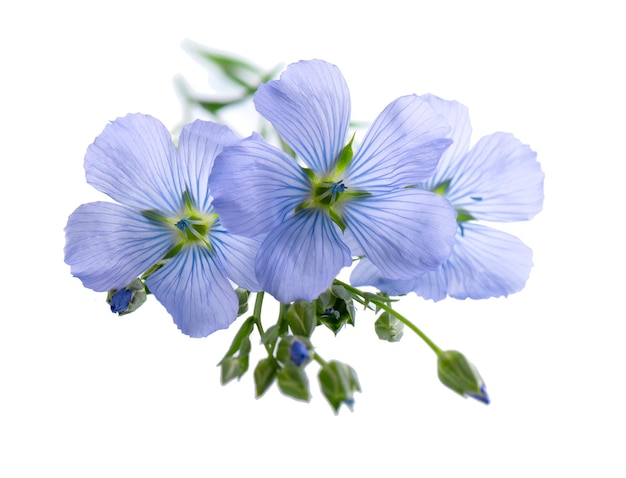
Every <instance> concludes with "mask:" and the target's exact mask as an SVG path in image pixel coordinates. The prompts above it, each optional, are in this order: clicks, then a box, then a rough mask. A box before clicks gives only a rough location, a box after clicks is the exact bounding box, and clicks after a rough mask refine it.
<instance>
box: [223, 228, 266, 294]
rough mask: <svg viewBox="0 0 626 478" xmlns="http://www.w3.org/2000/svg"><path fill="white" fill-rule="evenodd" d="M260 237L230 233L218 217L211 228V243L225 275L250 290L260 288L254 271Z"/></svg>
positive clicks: (253, 290)
mask: <svg viewBox="0 0 626 478" xmlns="http://www.w3.org/2000/svg"><path fill="white" fill-rule="evenodd" d="M261 241H262V238H258V237H245V236H238V235H235V234H230V233H228V232H227V231H226V229H224V228H223V227H222V226H221V225H220V223H219V219H218V222H217V223H216V225H214V226H213V227H212V228H211V245H212V246H213V248H214V249H215V254H216V255H217V257H218V259H219V262H220V263H221V264H222V268H223V270H224V273H225V274H226V276H227V277H228V278H229V279H230V280H232V281H233V282H234V283H235V284H237V285H238V286H240V287H243V288H244V289H247V290H249V291H252V292H258V291H260V290H261V286H260V285H259V281H257V279H256V273H255V271H254V260H255V259H256V255H257V252H258V251H259V246H260V245H261Z"/></svg>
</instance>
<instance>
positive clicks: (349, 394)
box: [317, 360, 361, 413]
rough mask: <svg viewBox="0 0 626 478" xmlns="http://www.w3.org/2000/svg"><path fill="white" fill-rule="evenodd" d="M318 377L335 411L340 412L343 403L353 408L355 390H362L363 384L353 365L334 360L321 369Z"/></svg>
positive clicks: (321, 387)
mask: <svg viewBox="0 0 626 478" xmlns="http://www.w3.org/2000/svg"><path fill="white" fill-rule="evenodd" d="M317 378H318V380H319V384H320V389H321V390H322V393H323V394H324V396H325V397H326V399H327V400H328V403H330V406H331V407H332V408H333V410H334V412H335V413H338V412H339V407H340V406H341V405H342V404H344V405H345V406H347V407H348V408H349V409H350V410H352V409H353V407H354V392H360V391H361V385H360V384H359V379H358V377H357V375H356V372H355V371H354V369H353V368H352V367H350V366H349V365H348V364H345V363H342V362H338V361H336V360H333V361H330V362H328V363H326V364H325V365H324V366H323V367H322V368H321V369H320V371H319V373H318V376H317Z"/></svg>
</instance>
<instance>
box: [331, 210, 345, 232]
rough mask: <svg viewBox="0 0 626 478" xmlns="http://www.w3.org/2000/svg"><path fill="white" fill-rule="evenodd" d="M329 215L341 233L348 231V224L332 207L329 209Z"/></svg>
mask: <svg viewBox="0 0 626 478" xmlns="http://www.w3.org/2000/svg"><path fill="white" fill-rule="evenodd" d="M328 214H329V215H330V218H331V219H332V221H333V222H334V223H335V224H337V225H338V226H339V229H341V232H344V231H345V230H346V223H345V222H343V219H341V216H339V214H337V213H336V212H335V210H334V209H333V208H332V207H329V208H328Z"/></svg>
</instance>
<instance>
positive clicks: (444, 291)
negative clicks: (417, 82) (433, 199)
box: [351, 95, 544, 301]
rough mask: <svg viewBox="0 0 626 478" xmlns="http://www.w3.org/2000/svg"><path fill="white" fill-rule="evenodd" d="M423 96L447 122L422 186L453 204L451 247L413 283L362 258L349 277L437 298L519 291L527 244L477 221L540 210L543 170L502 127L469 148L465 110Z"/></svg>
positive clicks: (526, 268) (528, 263)
mask: <svg viewBox="0 0 626 478" xmlns="http://www.w3.org/2000/svg"><path fill="white" fill-rule="evenodd" d="M422 98H423V99H425V100H426V101H428V103H429V104H430V106H431V107H432V108H433V109H434V110H435V111H437V112H439V113H441V114H443V115H444V116H446V117H447V118H448V120H449V122H450V124H451V126H452V131H451V133H450V137H451V138H452V139H453V140H454V144H453V145H452V146H451V147H450V148H449V149H448V150H447V151H446V152H445V153H444V155H443V156H442V158H441V161H440V162H439V166H438V167H437V171H436V172H435V174H434V175H433V176H432V177H431V178H429V179H428V180H427V181H425V182H424V183H422V184H421V185H420V187H422V188H424V189H427V190H431V191H435V192H437V193H439V194H441V195H443V196H444V197H446V198H447V199H448V200H449V201H450V202H451V203H452V204H453V205H454V207H455V208H456V210H457V212H458V219H457V222H458V229H457V234H456V239H455V245H454V249H453V250H452V254H451V255H450V258H449V259H448V260H447V261H445V262H444V263H443V264H442V266H441V267H440V268H439V269H437V270H433V271H430V272H428V273H426V274H424V275H422V276H420V277H418V278H416V279H414V280H412V281H397V280H390V279H389V278H385V277H384V275H383V274H381V273H380V271H379V270H377V268H376V267H374V265H373V264H372V263H371V262H369V261H367V260H363V261H362V262H361V263H360V264H359V265H357V267H356V268H355V270H354V271H353V274H352V277H351V281H352V283H353V284H355V285H365V284H367V285H373V286H376V287H378V288H379V289H380V290H382V291H384V292H387V293H389V294H392V295H398V294H405V293H408V292H410V291H414V292H416V293H417V294H418V295H420V296H422V297H424V298H426V299H433V300H435V301H438V300H441V299H444V298H445V297H446V296H450V297H454V298H457V299H466V298H472V299H486V298H489V297H500V296H507V295H508V294H512V293H514V292H518V291H520V290H521V289H523V288H524V285H525V284H526V280H527V279H528V276H529V274H530V269H531V268H532V265H533V262H532V251H531V249H530V248H528V247H527V246H526V245H525V244H524V243H522V242H521V241H520V240H519V239H518V238H516V237H514V236H512V235H510V234H507V233H505V232H502V231H498V230H496V229H493V228H491V227H488V226H485V225H482V224H479V223H477V220H484V221H493V222H498V221H500V222H510V221H522V220H527V219H531V218H532V217H533V216H535V214H537V213H538V212H539V211H540V210H541V209H542V207H543V178H544V175H543V172H542V171H541V167H540V165H539V163H538V162H537V154H536V153H535V152H534V151H532V150H531V149H530V148H529V147H528V146H527V145H525V144H523V143H522V142H520V141H519V140H518V139H516V138H515V137H514V136H513V135H511V134H508V133H494V134H491V135H488V136H484V137H483V138H481V139H480V140H479V141H478V142H477V143H476V144H475V145H474V146H473V147H472V148H471V149H470V148H469V143H470V136H471V132H472V130H471V127H470V122H469V116H468V112H467V108H466V107H465V106H463V105H461V104H460V103H458V102H456V101H446V100H443V99H441V98H437V97H436V96H432V95H427V96H423V97H422Z"/></svg>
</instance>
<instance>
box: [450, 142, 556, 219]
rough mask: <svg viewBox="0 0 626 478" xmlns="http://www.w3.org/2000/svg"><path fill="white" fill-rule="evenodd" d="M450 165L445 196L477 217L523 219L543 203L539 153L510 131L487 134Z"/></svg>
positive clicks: (533, 212) (534, 212)
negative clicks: (448, 181)
mask: <svg viewBox="0 0 626 478" xmlns="http://www.w3.org/2000/svg"><path fill="white" fill-rule="evenodd" d="M450 166H451V167H450V169H449V175H450V176H449V179H451V183H450V187H449V190H448V193H447V195H446V197H447V198H448V200H449V201H450V202H451V203H452V204H454V206H455V207H457V208H462V209H465V210H467V211H469V212H470V213H471V214H472V216H473V217H474V218H476V219H484V220H487V221H522V220H526V219H531V218H532V217H533V216H534V215H535V214H537V213H538V212H539V211H541V208H542V207H543V177H544V175H543V171H542V170H541V166H540V165H539V162H537V153H535V152H534V151H532V150H531V149H530V147H528V146H527V145H525V144H523V143H522V142H521V141H519V140H518V139H517V138H515V137H514V136H513V135H511V134H509V133H494V134H491V135H488V136H484V137H483V138H481V139H480V140H479V141H478V143H476V145H474V147H473V148H472V149H471V150H470V151H469V152H468V153H467V154H466V155H465V156H464V157H463V158H462V159H461V160H459V161H458V162H457V163H456V164H454V165H450Z"/></svg>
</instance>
